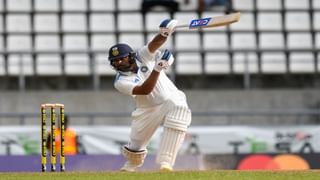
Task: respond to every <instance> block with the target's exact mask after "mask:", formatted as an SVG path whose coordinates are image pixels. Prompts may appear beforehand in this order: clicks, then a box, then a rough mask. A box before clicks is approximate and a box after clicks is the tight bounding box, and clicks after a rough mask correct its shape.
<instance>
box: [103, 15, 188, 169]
mask: <svg viewBox="0 0 320 180" xmlns="http://www.w3.org/2000/svg"><path fill="white" fill-rule="evenodd" d="M176 25H177V20H171V19H166V20H164V21H162V22H161V24H160V26H159V33H158V34H157V35H156V36H155V37H154V38H153V39H152V40H151V41H150V42H149V43H148V44H147V45H145V46H143V47H141V48H140V49H139V50H137V51H136V52H134V51H133V49H132V48H131V47H130V46H129V45H127V44H124V43H119V44H115V45H113V46H112V47H111V48H110V49H109V57H108V59H109V61H110V64H111V66H112V67H113V68H114V69H115V70H116V71H117V74H116V77H115V81H114V87H115V88H116V89H117V90H118V91H119V92H121V93H123V94H126V95H129V96H131V97H132V98H133V99H134V101H135V105H136V109H135V110H134V111H133V112H132V124H131V132H130V142H129V143H128V145H125V146H124V147H123V148H122V154H123V155H124V157H125V158H126V159H127V162H126V163H125V164H124V166H123V167H122V168H121V170H122V171H130V172H133V171H136V170H137V169H138V168H139V167H140V166H142V165H143V162H144V159H145V157H146V155H147V148H146V147H147V145H148V143H149V141H150V139H151V137H152V135H153V134H154V133H155V131H156V130H157V128H158V127H159V126H160V125H163V133H162V136H161V138H162V139H161V141H160V147H159V149H158V152H157V157H156V162H157V164H159V168H160V171H172V170H173V166H174V163H175V160H176V156H177V154H178V151H179V149H180V147H181V145H182V143H183V141H184V137H185V134H186V131H187V129H188V126H189V125H190V123H191V111H190V109H189V107H188V104H187V100H186V96H185V94H184V93H183V92H182V91H181V90H179V89H178V88H177V87H176V86H175V85H174V84H173V82H172V81H171V80H170V79H169V78H168V77H167V76H166V74H165V72H164V69H166V68H168V67H169V66H170V65H171V64H172V63H173V61H174V57H173V55H172V53H171V52H170V51H168V50H164V51H163V52H161V51H160V50H159V48H160V47H161V46H162V45H163V44H164V43H165V41H166V40H167V38H168V37H170V35H171V34H172V33H173V32H174V30H175V27H176Z"/></svg>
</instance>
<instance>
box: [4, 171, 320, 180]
mask: <svg viewBox="0 0 320 180" xmlns="http://www.w3.org/2000/svg"><path fill="white" fill-rule="evenodd" d="M0 179H1V180H17V179H23V180H43V179H45V180H60V179H68V180H139V179H143V180H160V179H161V180H206V179H209V180H211V179H212V180H242V179H243V180H271V179H272V180H319V179H320V171H318V170H306V171H236V170H216V171H176V172H169V173H160V172H135V173H127V172H64V173H58V172H55V173H51V172H46V173H40V172H39V173H0Z"/></svg>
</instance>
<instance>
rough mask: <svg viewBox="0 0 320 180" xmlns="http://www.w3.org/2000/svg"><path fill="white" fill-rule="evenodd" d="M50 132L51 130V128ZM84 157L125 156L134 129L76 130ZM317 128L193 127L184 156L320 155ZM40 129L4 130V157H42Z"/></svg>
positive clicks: (0, 142) (0, 138)
mask: <svg viewBox="0 0 320 180" xmlns="http://www.w3.org/2000/svg"><path fill="white" fill-rule="evenodd" d="M47 129H49V128H47ZM73 129H75V130H76V132H77V134H78V136H79V142H80V144H81V149H82V150H83V151H82V153H83V154H90V155H102V154H114V155H118V154H120V153H121V146H122V145H124V144H127V142H128V140H129V139H128V138H129V133H130V127H126V126H89V127H85V126H75V127H73ZM161 132H162V129H161V128H160V129H158V131H156V133H155V134H154V136H153V137H152V139H151V141H150V143H149V146H148V150H149V153H150V154H155V153H156V151H157V149H158V146H159V142H160V138H161ZM319 132H320V127H317V126H280V127H253V126H250V127H249V126H212V127H202V126H196V127H190V128H189V130H188V133H187V136H186V138H185V142H184V144H183V145H182V148H181V150H180V154H192V155H197V154H248V153H317V152H320V133H319ZM40 135H41V134H40V126H3V127H0V155H36V154H40V149H41V148H40V146H41V145H40V142H41V141H40Z"/></svg>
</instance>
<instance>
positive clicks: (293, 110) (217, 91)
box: [0, 0, 320, 171]
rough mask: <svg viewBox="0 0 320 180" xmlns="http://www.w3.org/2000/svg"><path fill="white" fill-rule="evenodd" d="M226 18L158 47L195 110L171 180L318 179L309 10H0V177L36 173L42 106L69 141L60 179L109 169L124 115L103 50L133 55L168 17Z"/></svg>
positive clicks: (291, 1) (249, 0) (117, 161)
mask: <svg viewBox="0 0 320 180" xmlns="http://www.w3.org/2000/svg"><path fill="white" fill-rule="evenodd" d="M236 11H240V12H241V13H242V16H241V19H240V22H238V23H235V24H232V25H230V26H227V27H219V28H210V29H203V30H199V31H190V30H186V29H185V30H183V29H181V30H180V29H179V30H177V31H176V32H175V34H174V35H173V36H172V37H171V38H170V39H169V40H168V41H167V42H166V44H165V45H164V46H163V47H162V48H163V49H165V48H168V49H170V50H171V51H172V52H173V53H174V54H175V57H176V59H175V64H174V65H173V67H171V69H169V70H168V71H167V74H168V76H169V77H170V78H171V79H172V81H174V82H175V84H176V85H177V86H178V87H179V88H180V89H182V90H183V91H185V93H186V94H187V97H188V102H189V105H190V107H191V110H192V111H193V121H192V125H191V127H190V130H189V133H188V135H187V137H186V140H185V143H184V144H183V147H182V149H181V152H180V155H181V156H180V157H179V158H178V160H177V163H176V169H197V170H204V169H317V168H320V165H319V159H320V157H319V156H320V155H319V152H320V143H319V142H320V134H319V132H320V127H319V126H318V125H319V123H320V76H319V71H320V52H319V49H320V1H319V0H213V1H210V0H0V64H1V66H0V162H1V163H0V171H40V170H41V161H40V150H41V148H40V146H41V144H40V130H41V129H40V128H41V126H40V104H42V103H62V104H64V105H65V111H66V114H67V115H68V118H69V127H70V128H72V129H73V130H74V132H76V134H77V141H78V142H77V144H78V145H77V146H78V147H77V148H78V151H77V153H75V155H68V156H67V160H66V169H67V171H68V170H87V171H88V170H117V169H118V168H119V167H120V166H121V165H122V163H123V162H124V159H123V158H122V156H121V155H120V148H121V146H122V145H123V144H126V143H127V141H128V136H129V133H130V132H129V131H130V130H129V127H130V113H131V111H132V110H133V109H134V104H133V102H132V100H131V99H130V97H127V96H123V95H121V94H120V93H118V92H117V91H116V90H115V89H114V88H113V79H114V75H115V72H114V70H113V69H112V68H111V67H110V66H109V62H108V60H107V58H108V55H107V52H108V48H109V47H110V46H112V45H113V44H115V43H117V42H124V43H128V44H130V45H131V46H132V47H133V48H134V49H135V50H136V49H138V48H140V47H141V46H143V45H144V44H146V43H147V42H148V41H149V40H151V38H152V37H153V36H154V35H155V34H156V33H157V32H158V25H159V24H160V22H161V21H162V20H163V19H166V18H174V19H177V20H178V21H179V22H181V23H189V21H190V20H191V19H195V18H202V17H212V16H219V15H224V14H228V13H232V12H236ZM48 115H49V113H48ZM48 119H49V118H48ZM49 128H50V126H49V125H48V127H47V129H49ZM160 136H161V129H159V131H158V132H157V133H156V134H155V136H154V138H153V139H152V140H151V142H150V145H149V147H148V148H149V152H150V153H149V154H150V156H148V158H147V160H146V164H145V165H144V166H143V167H142V169H145V170H149V169H154V168H156V167H155V165H154V154H155V153H156V151H157V148H158V144H159V138H160ZM190 162H194V163H190ZM48 164H49V160H48Z"/></svg>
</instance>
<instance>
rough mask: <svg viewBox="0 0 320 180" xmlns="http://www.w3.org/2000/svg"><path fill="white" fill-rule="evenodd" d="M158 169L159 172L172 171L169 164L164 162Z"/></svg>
mask: <svg viewBox="0 0 320 180" xmlns="http://www.w3.org/2000/svg"><path fill="white" fill-rule="evenodd" d="M160 171H161V172H171V171H173V169H172V166H171V165H169V164H166V163H165V164H161V166H160Z"/></svg>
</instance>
